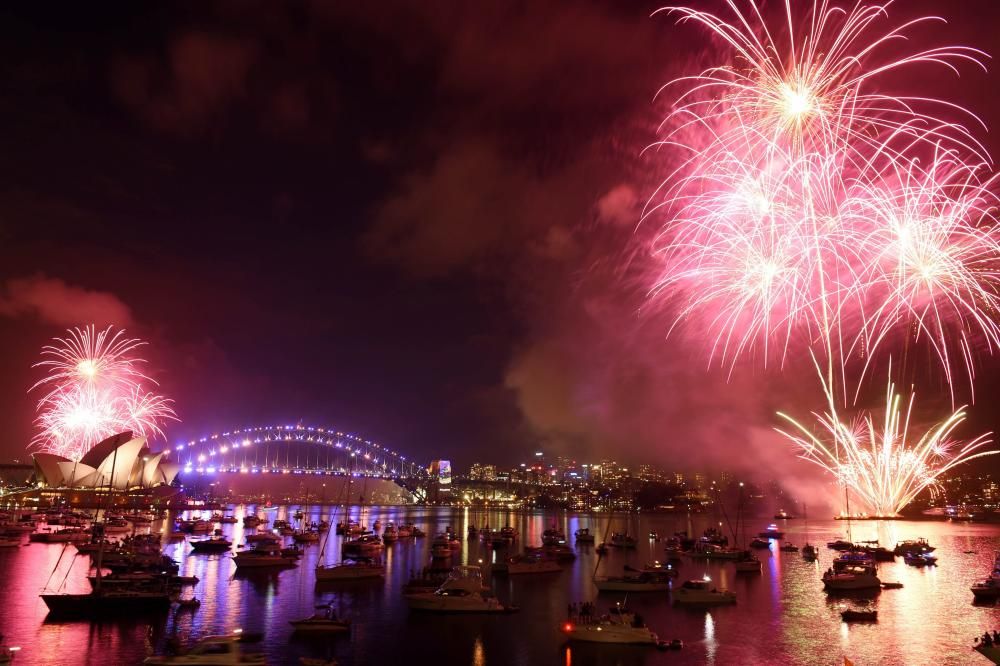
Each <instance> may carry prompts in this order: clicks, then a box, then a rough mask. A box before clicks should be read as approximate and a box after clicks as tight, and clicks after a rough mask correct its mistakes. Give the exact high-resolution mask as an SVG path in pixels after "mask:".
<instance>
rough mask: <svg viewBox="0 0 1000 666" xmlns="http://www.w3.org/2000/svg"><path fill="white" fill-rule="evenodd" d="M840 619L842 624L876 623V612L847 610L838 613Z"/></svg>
mask: <svg viewBox="0 0 1000 666" xmlns="http://www.w3.org/2000/svg"><path fill="white" fill-rule="evenodd" d="M840 617H841V619H843V620H844V622H878V611H877V610H853V609H850V608H848V609H847V610H843V611H841V612H840Z"/></svg>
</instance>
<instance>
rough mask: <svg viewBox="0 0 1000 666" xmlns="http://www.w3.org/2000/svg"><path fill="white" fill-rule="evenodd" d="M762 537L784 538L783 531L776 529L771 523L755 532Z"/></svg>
mask: <svg viewBox="0 0 1000 666" xmlns="http://www.w3.org/2000/svg"><path fill="white" fill-rule="evenodd" d="M757 536H759V537H760V538H762V539H784V538H785V533H784V532H782V531H781V530H779V529H778V526H777V525H775V524H774V523H771V524H770V525H768V526H767V529H766V530H764V531H763V532H759V533H758V534H757Z"/></svg>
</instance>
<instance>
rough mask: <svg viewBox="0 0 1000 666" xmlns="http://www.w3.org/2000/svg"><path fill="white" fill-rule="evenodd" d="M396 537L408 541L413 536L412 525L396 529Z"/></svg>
mask: <svg viewBox="0 0 1000 666" xmlns="http://www.w3.org/2000/svg"><path fill="white" fill-rule="evenodd" d="M396 535H397V536H398V537H399V538H400V539H409V538H410V537H412V536H413V525H411V524H409V523H407V524H405V525H400V526H399V527H397V528H396Z"/></svg>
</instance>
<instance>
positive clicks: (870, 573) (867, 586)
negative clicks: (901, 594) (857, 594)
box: [823, 566, 882, 591]
mask: <svg viewBox="0 0 1000 666" xmlns="http://www.w3.org/2000/svg"><path fill="white" fill-rule="evenodd" d="M823 587H824V588H825V589H826V590H828V591H838V590H880V589H882V581H881V580H879V577H878V576H876V575H875V568H874V567H867V566H857V567H845V568H843V569H841V570H840V571H827V572H826V573H824V574H823Z"/></svg>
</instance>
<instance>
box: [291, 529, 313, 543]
mask: <svg viewBox="0 0 1000 666" xmlns="http://www.w3.org/2000/svg"><path fill="white" fill-rule="evenodd" d="M292 540H293V541H295V543H317V542H318V541H319V532H314V531H313V530H299V531H298V532H293V533H292Z"/></svg>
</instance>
